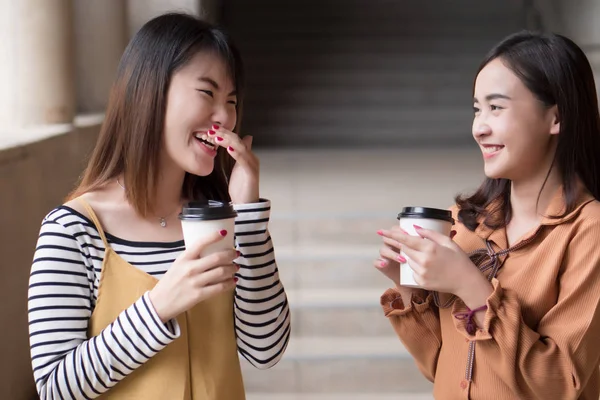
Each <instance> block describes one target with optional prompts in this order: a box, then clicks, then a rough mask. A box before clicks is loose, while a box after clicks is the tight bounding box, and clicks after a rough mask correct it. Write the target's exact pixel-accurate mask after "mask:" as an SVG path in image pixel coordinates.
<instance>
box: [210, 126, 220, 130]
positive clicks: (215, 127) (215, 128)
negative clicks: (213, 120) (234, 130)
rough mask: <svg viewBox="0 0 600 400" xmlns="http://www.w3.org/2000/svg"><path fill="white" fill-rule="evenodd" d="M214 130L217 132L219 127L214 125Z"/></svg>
mask: <svg viewBox="0 0 600 400" xmlns="http://www.w3.org/2000/svg"><path fill="white" fill-rule="evenodd" d="M212 128H213V129H214V130H215V131H216V130H217V129H219V128H220V127H219V125H213V126H212Z"/></svg>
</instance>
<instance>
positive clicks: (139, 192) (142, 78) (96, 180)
mask: <svg viewBox="0 0 600 400" xmlns="http://www.w3.org/2000/svg"><path fill="white" fill-rule="evenodd" d="M204 51H207V52H211V53H213V54H216V55H217V56H219V57H221V58H222V59H223V61H224V63H225V65H226V66H227V68H228V71H227V72H228V74H229V76H230V78H231V79H232V81H233V83H234V85H235V90H236V92H237V116H238V124H237V126H236V129H239V126H240V123H239V121H240V119H241V110H242V100H243V96H242V94H243V83H244V82H243V80H244V78H243V66H242V61H241V58H240V54H239V51H238V50H237V48H236V47H235V45H234V44H233V42H232V40H231V38H230V37H229V36H228V35H227V34H226V33H225V32H224V31H223V30H221V29H220V28H218V27H215V26H213V25H210V24H209V23H207V22H204V21H202V20H200V19H198V18H196V17H194V16H191V15H187V14H180V13H169V14H164V15H161V16H159V17H156V18H154V19H152V20H150V21H149V22H147V23H146V24H145V25H144V26H143V27H142V28H141V29H140V30H139V31H138V32H137V33H136V34H135V36H134V37H133V38H132V39H131V41H130V43H129V44H128V46H127V48H126V49H125V52H124V54H123V56H122V58H121V61H120V63H119V67H118V70H117V77H116V79H115V82H114V84H113V87H112V89H111V93H110V98H109V102H108V106H107V109H106V117H105V120H104V123H103V124H102V128H101V130H100V134H99V137H98V141H97V143H96V147H95V148H94V151H93V153H92V155H91V158H90V160H89V163H88V165H87V168H86V169H85V171H84V174H83V176H82V178H81V181H80V183H79V184H78V186H77V188H76V189H75V190H74V191H73V192H72V193H71V194H70V196H69V198H70V199H72V198H75V197H78V196H80V195H82V194H84V193H87V192H90V191H93V190H96V189H99V188H101V187H102V186H104V185H105V184H106V183H107V182H109V181H110V180H112V179H115V178H116V177H118V176H119V175H120V174H123V175H124V180H125V182H127V187H126V196H127V199H128V201H129V202H130V203H131V204H132V205H133V207H134V208H135V210H136V211H137V212H138V213H139V214H140V215H143V216H146V215H148V213H150V212H152V211H153V210H154V207H155V204H154V198H155V197H154V195H155V190H156V185H157V182H158V177H159V168H160V165H159V156H160V150H161V148H162V146H163V128H164V121H165V111H166V104H167V92H168V89H169V84H170V81H171V77H172V76H173V74H174V73H175V72H176V71H178V70H179V69H180V68H182V67H183V66H184V65H186V64H187V63H188V62H189V61H190V59H192V58H193V57H194V55H196V54H197V53H198V52H204ZM232 168H233V161H232V160H231V157H230V156H229V155H228V154H227V153H226V151H225V150H224V149H222V148H219V150H218V154H217V156H216V159H215V168H214V170H213V171H212V173H211V174H210V175H208V176H195V175H191V174H188V173H186V176H185V179H184V184H183V187H182V197H184V198H188V199H198V198H202V197H204V198H208V199H214V200H221V201H230V197H229V193H228V188H227V187H228V180H229V177H230V175H231V170H232Z"/></svg>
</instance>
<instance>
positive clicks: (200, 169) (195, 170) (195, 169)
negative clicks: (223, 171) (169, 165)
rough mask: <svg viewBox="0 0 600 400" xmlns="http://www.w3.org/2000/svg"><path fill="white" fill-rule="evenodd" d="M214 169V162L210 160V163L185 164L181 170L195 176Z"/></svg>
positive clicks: (204, 174)
mask: <svg viewBox="0 0 600 400" xmlns="http://www.w3.org/2000/svg"><path fill="white" fill-rule="evenodd" d="M214 169H215V163H213V162H211V163H210V165H208V164H207V165H197V164H196V165H186V166H184V168H183V170H184V171H185V172H187V173H188V174H191V175H196V176H208V175H210V174H211V173H212V172H213V170H214Z"/></svg>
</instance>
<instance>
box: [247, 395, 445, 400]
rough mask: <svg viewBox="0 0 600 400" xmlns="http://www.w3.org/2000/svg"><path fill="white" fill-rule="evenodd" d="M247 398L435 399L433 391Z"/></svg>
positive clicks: (251, 399) (257, 398) (254, 398)
mask: <svg viewBox="0 0 600 400" xmlns="http://www.w3.org/2000/svg"><path fill="white" fill-rule="evenodd" d="M246 400H433V395H432V394H431V393H409V394H401V393H363V394H356V393H335V394H319V393H274V394H273V393H248V394H246Z"/></svg>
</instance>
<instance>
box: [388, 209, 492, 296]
mask: <svg viewBox="0 0 600 400" xmlns="http://www.w3.org/2000/svg"><path fill="white" fill-rule="evenodd" d="M401 214H402V213H401ZM408 216H409V217H414V215H408ZM399 217H400V218H401V219H402V217H404V216H403V215H400V216H399ZM405 219H411V218H405ZM413 219H414V218H413ZM431 219H437V218H431ZM411 222H412V221H411ZM414 222H417V221H414ZM420 223H421V224H422V225H426V224H425V223H424V222H423V221H420ZM404 226H406V225H404ZM429 227H432V226H431V225H429ZM433 227H434V228H435V226H433ZM412 230H413V232H414V233H416V234H417V235H418V236H414V235H411V234H410V233H409V232H407V231H405V230H404V229H403V228H399V229H398V230H396V229H394V230H387V231H385V230H383V231H379V232H378V233H379V234H380V235H381V236H383V237H384V238H387V239H389V240H392V241H395V242H397V243H398V246H399V248H401V249H402V254H400V255H399V256H398V259H401V262H402V263H405V264H408V266H409V267H410V269H411V270H412V278H413V280H414V282H415V283H416V285H418V286H419V287H422V288H424V289H426V290H431V291H436V292H441V293H450V294H454V295H456V296H458V297H460V298H464V297H465V296H468V295H469V293H470V292H471V291H472V289H473V287H478V285H479V283H480V281H481V280H486V278H485V276H484V275H483V274H482V273H481V272H480V271H479V269H478V268H477V267H476V266H475V264H473V262H472V261H471V260H470V259H469V256H468V255H467V254H466V253H465V252H464V251H463V250H462V249H461V248H460V246H458V245H457V244H456V243H454V241H453V240H452V238H453V236H454V232H453V231H451V230H450V233H449V234H446V232H447V230H443V233H440V231H442V229H435V230H434V229H426V228H424V227H422V226H421V225H418V224H417V223H413V224H412ZM400 284H402V285H404V284H405V282H400ZM411 287H414V286H411Z"/></svg>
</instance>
